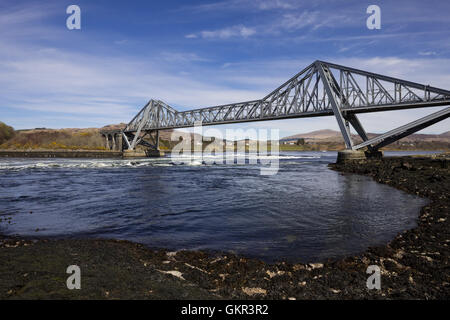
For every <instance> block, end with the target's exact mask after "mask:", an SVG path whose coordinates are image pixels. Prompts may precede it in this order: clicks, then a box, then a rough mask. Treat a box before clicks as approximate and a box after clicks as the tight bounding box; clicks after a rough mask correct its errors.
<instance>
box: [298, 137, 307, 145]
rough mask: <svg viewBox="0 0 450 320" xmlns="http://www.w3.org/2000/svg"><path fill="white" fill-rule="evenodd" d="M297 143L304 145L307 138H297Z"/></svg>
mask: <svg viewBox="0 0 450 320" xmlns="http://www.w3.org/2000/svg"><path fill="white" fill-rule="evenodd" d="M297 145H298V146H304V145H305V139H304V138H300V139H297Z"/></svg>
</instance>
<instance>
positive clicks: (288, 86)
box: [123, 61, 450, 149]
mask: <svg viewBox="0 0 450 320" xmlns="http://www.w3.org/2000/svg"><path fill="white" fill-rule="evenodd" d="M442 105H450V91H448V90H443V89H439V88H435V87H431V86H428V85H423V84H419V83H415V82H411V81H406V80H401V79H397V78H393V77H388V76H384V75H380V74H376V73H371V72H366V71H363V70H358V69H354V68H349V67H345V66H341V65H337V64H333V63H328V62H324V61H315V62H314V63H312V64H311V65H309V66H308V67H306V68H305V69H303V70H302V71H300V72H299V73H297V74H296V75H295V76H294V77H292V78H291V79H289V80H288V81H286V82H285V83H284V84H282V85H281V86H280V87H278V88H277V89H275V90H274V91H272V92H271V93H270V94H268V95H267V96H265V97H264V98H262V99H260V100H252V101H246V102H239V103H232V104H227V105H220V106H214V107H207V108H201V109H194V110H188V111H177V110H175V109H174V108H172V107H170V106H169V105H167V104H165V103H164V102H162V101H160V100H153V99H152V100H150V101H149V102H148V103H147V104H146V105H145V106H144V107H143V108H142V109H141V111H140V112H139V113H138V114H137V115H136V116H135V117H134V118H133V119H132V120H131V121H130V123H129V124H128V125H127V126H126V128H125V129H124V131H123V133H124V138H125V141H126V143H127V147H128V148H130V149H134V148H135V146H136V145H137V144H139V143H140V141H141V140H142V139H141V138H140V134H141V132H142V133H144V132H148V131H153V130H162V129H175V128H186V127H193V126H194V125H195V124H196V123H198V122H201V123H202V125H204V126H206V125H215V124H226V123H238V122H249V121H264V120H277V119H289V118H302V117H314V116H330V115H334V116H335V117H336V119H337V121H338V124H339V127H340V129H341V132H342V135H343V137H344V141H345V144H346V147H347V148H348V149H359V148H362V147H369V148H372V147H373V148H375V146H374V145H372V143H368V141H370V140H369V139H368V138H367V135H366V133H365V131H364V129H363V127H362V125H361V123H360V122H359V120H358V118H357V116H356V114H358V113H366V112H378V111H389V110H400V109H410V108H421V107H433V106H442ZM447 117H448V115H447ZM441 120H442V119H441ZM350 125H352V126H353V127H354V128H355V130H356V132H357V133H358V134H359V135H360V136H361V138H362V139H363V141H364V143H363V144H359V145H356V146H355V145H354V143H353V141H352V138H351V134H350ZM422 125H423V124H422ZM129 134H133V138H132V139H131V140H132V141H131V142H130V141H129V139H127V138H131V135H129ZM375 149H376V148H375Z"/></svg>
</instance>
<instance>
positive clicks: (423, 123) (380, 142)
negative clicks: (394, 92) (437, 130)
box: [354, 107, 450, 150]
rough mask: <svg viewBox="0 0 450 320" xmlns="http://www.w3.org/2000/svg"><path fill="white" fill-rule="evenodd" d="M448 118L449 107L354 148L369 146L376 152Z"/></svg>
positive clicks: (449, 114) (449, 113)
mask: <svg viewBox="0 0 450 320" xmlns="http://www.w3.org/2000/svg"><path fill="white" fill-rule="evenodd" d="M449 116H450V107H447V108H445V109H442V110H439V111H438V112H435V113H432V114H430V115H428V116H425V117H423V118H420V119H418V120H415V121H412V122H410V123H408V124H405V125H403V126H401V127H398V128H396V129H393V130H391V131H388V132H386V133H384V134H381V135H379V136H377V137H375V138H372V139H369V140H366V141H364V142H363V143H360V144H358V145H356V146H355V147H354V148H355V149H356V150H358V149H361V148H364V147H367V146H369V145H373V149H375V150H377V149H379V148H382V147H384V146H386V145H388V144H391V143H392V142H395V141H397V140H400V139H401V138H404V137H406V136H408V135H410V134H412V133H414V132H417V131H419V130H422V129H424V128H426V127H428V126H431V125H433V124H435V123H437V122H439V121H442V120H444V119H446V118H448V117H449Z"/></svg>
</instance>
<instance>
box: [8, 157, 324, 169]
mask: <svg viewBox="0 0 450 320" xmlns="http://www.w3.org/2000/svg"><path fill="white" fill-rule="evenodd" d="M319 158H321V156H320V155H284V154H279V155H258V154H245V153H238V154H235V155H234V157H231V159H232V160H233V161H236V160H241V162H242V160H266V161H267V160H296V159H319ZM225 160H227V162H225ZM233 161H228V158H227V155H226V154H216V155H211V154H203V155H202V154H193V155H190V154H185V155H183V154H181V155H177V156H173V157H166V158H142V159H133V160H129V159H124V160H122V159H94V160H93V159H51V160H41V159H39V160H37V159H20V160H15V159H14V160H13V159H6V160H0V170H25V169H58V168H69V169H70V168H80V169H95V168H99V169H101V168H127V167H128V168H138V167H149V166H155V167H169V166H174V165H186V166H202V165H214V164H227V165H238V164H243V163H239V162H238V163H233Z"/></svg>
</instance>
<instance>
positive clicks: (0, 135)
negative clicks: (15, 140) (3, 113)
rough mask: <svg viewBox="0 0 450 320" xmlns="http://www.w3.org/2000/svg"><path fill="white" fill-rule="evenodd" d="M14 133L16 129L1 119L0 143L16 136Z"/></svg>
mask: <svg viewBox="0 0 450 320" xmlns="http://www.w3.org/2000/svg"><path fill="white" fill-rule="evenodd" d="M14 134H15V131H14V129H13V128H12V127H10V126H8V125H6V124H4V123H3V122H1V121H0V145H1V144H2V143H4V142H6V141H8V140H9V139H11V138H12V137H14Z"/></svg>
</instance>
